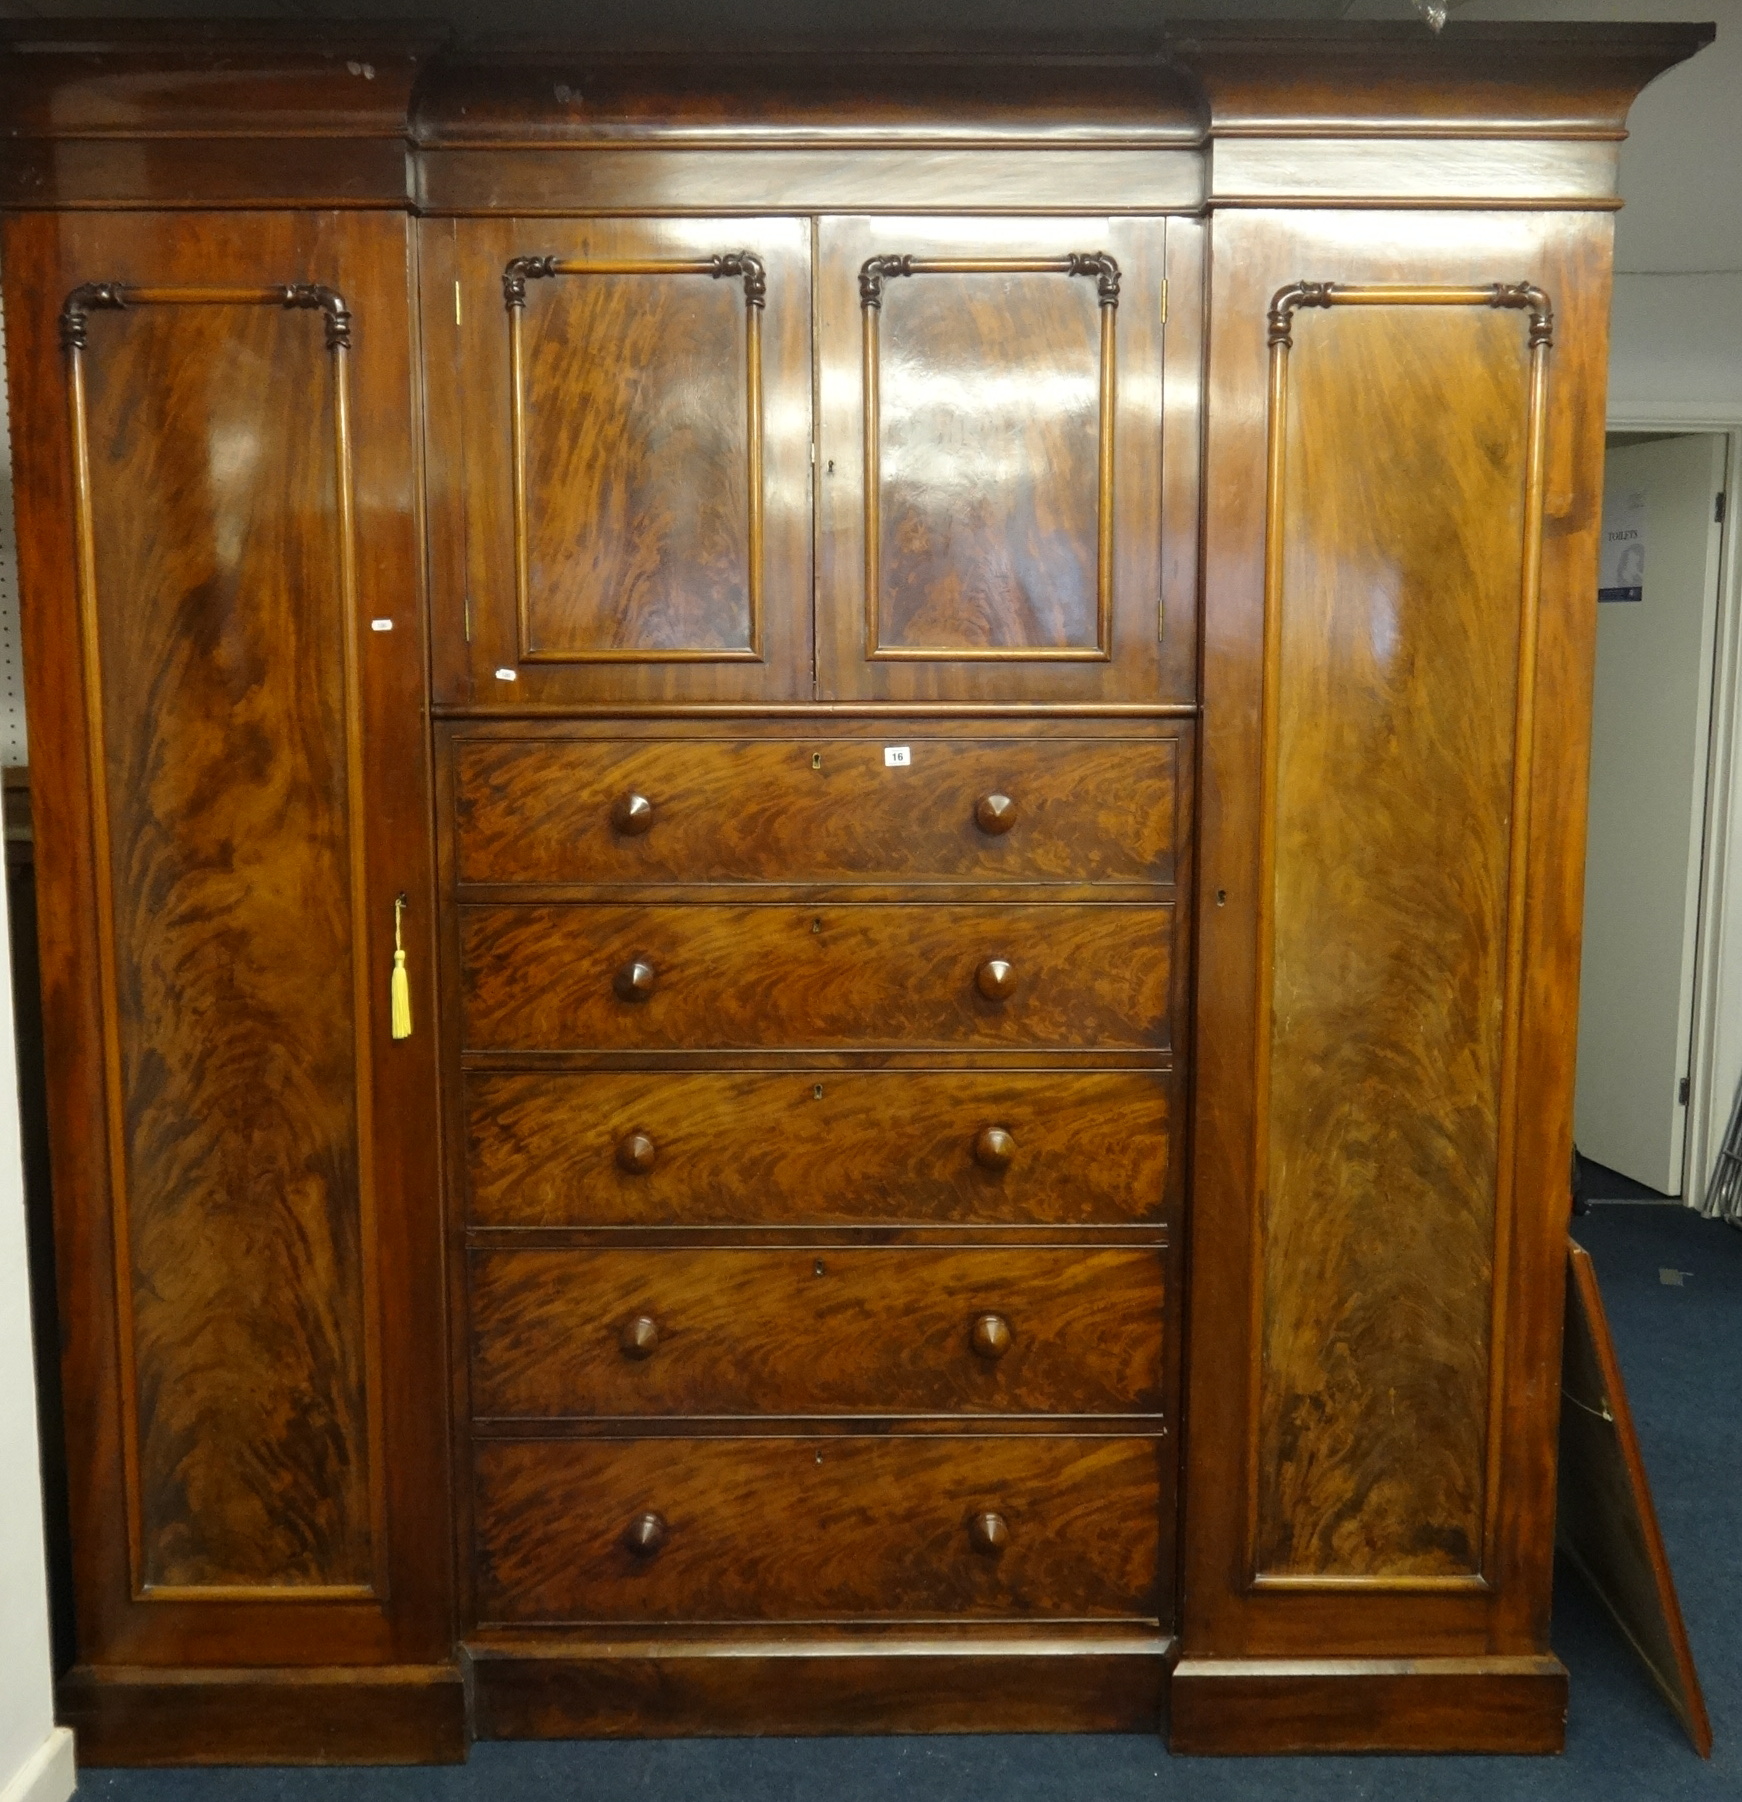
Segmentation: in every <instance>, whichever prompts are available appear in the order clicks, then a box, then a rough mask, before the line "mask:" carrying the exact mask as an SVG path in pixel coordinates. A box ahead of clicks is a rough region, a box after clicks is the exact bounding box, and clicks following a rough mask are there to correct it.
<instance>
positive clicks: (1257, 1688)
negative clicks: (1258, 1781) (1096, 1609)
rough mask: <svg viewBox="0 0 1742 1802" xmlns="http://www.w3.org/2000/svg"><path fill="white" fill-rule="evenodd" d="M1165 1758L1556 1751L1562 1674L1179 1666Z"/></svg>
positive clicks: (1235, 1661)
mask: <svg viewBox="0 0 1742 1802" xmlns="http://www.w3.org/2000/svg"><path fill="white" fill-rule="evenodd" d="M1170 1717H1171V1724H1170V1730H1169V1735H1168V1744H1169V1749H1170V1750H1171V1751H1173V1752H1175V1753H1181V1754H1186V1755H1194V1754H1195V1755H1205V1756H1216V1755H1224V1754H1236V1755H1238V1754H1254V1753H1257V1754H1277V1753H1295V1752H1511V1753H1544V1752H1559V1751H1560V1750H1561V1749H1562V1748H1563V1746H1564V1745H1565V1743H1566V1718H1567V1673H1566V1668H1565V1666H1563V1665H1562V1664H1561V1662H1560V1660H1559V1659H1558V1658H1555V1657H1552V1656H1523V1657H1501V1656H1493V1657H1474V1658H1328V1659H1327V1658H1321V1659H1286V1658H1248V1659H1241V1658H1182V1659H1181V1660H1180V1662H1179V1663H1178V1664H1177V1665H1176V1666H1175V1667H1174V1672H1173V1680H1172V1683H1171V1686H1170Z"/></svg>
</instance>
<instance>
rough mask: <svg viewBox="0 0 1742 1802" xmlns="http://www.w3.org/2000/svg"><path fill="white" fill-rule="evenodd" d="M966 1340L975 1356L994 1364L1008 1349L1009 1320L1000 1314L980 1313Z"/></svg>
mask: <svg viewBox="0 0 1742 1802" xmlns="http://www.w3.org/2000/svg"><path fill="white" fill-rule="evenodd" d="M968 1342H969V1344H970V1345H972V1346H973V1348H974V1355H975V1356H976V1357H979V1358H984V1359H985V1360H986V1362H987V1363H988V1364H996V1363H997V1362H998V1360H999V1359H1000V1358H1002V1357H1003V1356H1004V1354H1005V1353H1006V1352H1007V1351H1009V1349H1010V1322H1009V1321H1008V1320H1006V1319H1005V1318H1004V1316H1003V1315H1002V1314H982V1315H981V1316H980V1318H979V1319H978V1320H976V1321H975V1322H974V1327H973V1331H972V1332H971V1333H970V1334H969V1335H968Z"/></svg>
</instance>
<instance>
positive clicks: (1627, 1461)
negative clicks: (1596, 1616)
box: [1555, 1240, 1712, 1758]
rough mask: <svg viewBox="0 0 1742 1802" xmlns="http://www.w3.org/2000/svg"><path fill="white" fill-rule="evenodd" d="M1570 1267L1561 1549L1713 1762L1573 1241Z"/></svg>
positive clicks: (1615, 1372) (1629, 1422)
mask: <svg viewBox="0 0 1742 1802" xmlns="http://www.w3.org/2000/svg"><path fill="white" fill-rule="evenodd" d="M1567 1258H1568V1272H1567V1326H1566V1354H1565V1359H1564V1362H1563V1364H1562V1368H1561V1438H1560V1488H1559V1503H1558V1506H1557V1508H1556V1511H1555V1543H1556V1545H1557V1546H1558V1547H1559V1548H1560V1549H1561V1550H1562V1551H1563V1552H1565V1553H1566V1555H1567V1557H1568V1558H1569V1559H1570V1560H1571V1561H1572V1563H1573V1565H1574V1566H1575V1568H1576V1569H1577V1570H1578V1572H1579V1574H1580V1576H1582V1577H1583V1578H1584V1579H1585V1581H1586V1582H1587V1583H1588V1584H1589V1585H1590V1586H1591V1588H1592V1590H1593V1591H1594V1592H1595V1593H1596V1596H1597V1599H1598V1600H1599V1601H1600V1602H1601V1603H1602V1604H1603V1606H1604V1607H1605V1608H1606V1609H1607V1610H1608V1611H1609V1613H1610V1615H1611V1616H1613V1618H1614V1620H1615V1621H1616V1623H1617V1625H1618V1626H1619V1627H1620V1628H1621V1631H1622V1633H1623V1634H1624V1635H1625V1636H1626V1639H1627V1643H1628V1644H1629V1645H1631V1646H1632V1647H1633V1649H1634V1651H1635V1652H1637V1653H1638V1654H1639V1656H1640V1659H1641V1661H1642V1662H1643V1663H1644V1665H1645V1668H1646V1669H1647V1670H1648V1671H1649V1672H1650V1673H1651V1680H1652V1681H1653V1682H1654V1683H1655V1684H1656V1685H1657V1687H1658V1689H1659V1690H1660V1691H1661V1692H1662V1693H1663V1696H1664V1698H1665V1700H1667V1701H1668V1703H1669V1705H1670V1707H1671V1708H1673V1709H1674V1710H1675V1714H1676V1718H1677V1719H1678V1720H1679V1721H1680V1722H1681V1724H1682V1725H1683V1726H1684V1727H1685V1728H1686V1729H1687V1734H1688V1738H1689V1739H1690V1740H1692V1741H1693V1746H1694V1750H1695V1751H1696V1752H1698V1753H1699V1755H1700V1756H1701V1757H1702V1758H1710V1757H1711V1756H1712V1721H1711V1717H1710V1715H1708V1714H1707V1712H1706V1697H1705V1692H1704V1690H1703V1689H1702V1688H1701V1686H1700V1673H1699V1671H1698V1670H1697V1669H1696V1668H1695V1665H1694V1652H1693V1647H1692V1646H1691V1645H1690V1644H1689V1643H1688V1630H1687V1626H1686V1624H1685V1623H1684V1622H1683V1620H1682V1610H1681V1601H1680V1599H1679V1597H1678V1596H1677V1595H1676V1587H1675V1575H1674V1573H1673V1572H1672V1571H1671V1570H1670V1567H1669V1554H1668V1552H1667V1551H1666V1550H1665V1549H1664V1543H1663V1533H1662V1530H1661V1529H1660V1528H1659V1526H1658V1524H1657V1507H1656V1505H1655V1504H1654V1503H1653V1501H1652V1499H1651V1479H1650V1477H1649V1475H1648V1474H1647V1472H1646V1469H1645V1459H1644V1457H1643V1455H1642V1454H1641V1452H1640V1448H1639V1435H1638V1433H1637V1431H1636V1430H1635V1429H1634V1425H1633V1409H1632V1407H1631V1406H1630V1405H1629V1403H1628V1400H1627V1385H1626V1383H1625V1382H1624V1380H1623V1378H1622V1374H1621V1364H1620V1360H1619V1359H1618V1358H1617V1357H1616V1354H1615V1341H1614V1339H1613V1338H1612V1337H1611V1336H1610V1332H1609V1318H1608V1314H1607V1312H1606V1310H1605V1309H1604V1307H1603V1293H1602V1290H1601V1289H1599V1288H1598V1286H1597V1266H1596V1264H1595V1263H1594V1262H1593V1261H1592V1258H1591V1254H1590V1253H1589V1252H1588V1251H1586V1250H1585V1248H1584V1247H1583V1246H1582V1245H1580V1244H1578V1243H1577V1242H1576V1241H1574V1240H1569V1241H1568V1242H1567Z"/></svg>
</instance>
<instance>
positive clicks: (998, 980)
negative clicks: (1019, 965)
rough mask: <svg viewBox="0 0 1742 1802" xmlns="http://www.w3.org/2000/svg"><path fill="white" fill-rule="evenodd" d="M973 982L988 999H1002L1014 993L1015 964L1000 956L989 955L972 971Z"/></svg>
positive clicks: (1006, 998)
mask: <svg viewBox="0 0 1742 1802" xmlns="http://www.w3.org/2000/svg"><path fill="white" fill-rule="evenodd" d="M974 984H975V987H977V988H978V989H979V991H980V993H981V994H982V995H984V996H985V997H986V999H987V1000H988V1001H1004V1000H1008V999H1009V997H1010V996H1012V995H1014V994H1015V993H1016V966H1015V965H1014V964H1011V963H1007V962H1006V961H1005V960H1004V959H1003V958H1001V957H989V958H987V959H986V961H985V962H984V963H983V964H982V965H981V966H980V967H979V969H978V970H976V971H975V972H974Z"/></svg>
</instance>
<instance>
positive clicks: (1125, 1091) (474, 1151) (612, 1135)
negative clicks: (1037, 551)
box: [465, 1070, 1178, 1227]
mask: <svg viewBox="0 0 1742 1802" xmlns="http://www.w3.org/2000/svg"><path fill="white" fill-rule="evenodd" d="M1174 1086H1175V1078H1174V1077H1173V1075H1172V1074H1171V1073H1170V1072H1155V1073H1151V1072H1147V1071H1126V1072H1117V1071H1085V1072H1081V1073H1078V1072H1075V1071H1049V1072H1047V1073H1045V1074H1043V1075H1042V1074H1028V1073H1023V1072H1018V1071H1007V1072H1003V1073H1000V1074H996V1075H994V1074H984V1073H978V1072H973V1071H947V1072H945V1071H877V1070H826V1071H825V1070H795V1071H790V1072H779V1073H766V1072H759V1071H724V1070H710V1071H700V1072H696V1073H694V1074H689V1073H685V1074H669V1075H656V1076H655V1075H639V1074H633V1073H630V1072H626V1071H592V1072H588V1073H586V1074H584V1075H582V1074H572V1073H569V1072H559V1071H550V1072H545V1071H538V1072H522V1071H483V1070H474V1071H472V1072H470V1073H469V1074H468V1075H467V1077H466V1083H465V1118H466V1169H467V1172H468V1180H469V1184H470V1194H471V1209H470V1218H471V1220H472V1221H473V1223H474V1224H476V1225H480V1226H519V1227H529V1226H562V1225H576V1226H726V1225H734V1224H741V1223H747V1222H748V1223H760V1224H764V1225H769V1226H774V1225H783V1226H799V1225H805V1224H826V1223H831V1222H839V1223H842V1224H852V1223H856V1222H863V1223H866V1224H872V1223H885V1224H894V1223H897V1222H916V1221H917V1222H927V1223H931V1224H938V1225H943V1224H948V1223H951V1222H960V1223H962V1224H975V1223H990V1222H995V1221H996V1222H1004V1223H1007V1224H1019V1223H1022V1222H1035V1223H1044V1222H1057V1223H1059V1224H1061V1225H1065V1224H1068V1225H1079V1226H1081V1225H1090V1224H1094V1223H1097V1222H1099V1223H1104V1224H1112V1223H1116V1222H1121V1221H1156V1220H1160V1219H1163V1218H1165V1210H1166V1209H1167V1208H1168V1207H1169V1206H1170V1204H1171V1203H1172V1202H1173V1201H1174V1199H1175V1197H1176V1194H1177V1189H1178V1169H1177V1165H1176V1162H1175V1160H1174V1159H1173V1157H1172V1153H1171V1136H1170V1123H1171V1120H1172V1114H1173V1106H1174V1102H1173V1095H1174ZM991 1125H997V1126H1001V1127H1003V1128H1004V1130H1005V1131H1007V1132H1008V1133H1009V1134H1010V1136H1011V1137H1012V1138H1013V1139H1014V1140H1015V1142H1016V1150H1015V1152H1014V1154H1013V1155H1012V1157H1011V1159H1010V1162H1009V1164H1008V1165H1007V1166H1006V1167H1005V1168H1004V1169H1003V1170H998V1171H994V1170H988V1169H986V1168H985V1167H984V1166H983V1165H982V1164H980V1163H979V1162H978V1161H977V1160H976V1158H975V1156H974V1143H975V1140H976V1138H977V1137H978V1135H979V1134H980V1132H981V1131H983V1130H984V1129H985V1128H986V1127H987V1126H991ZM637 1132H639V1133H643V1134H645V1135H646V1136H647V1137H648V1138H649V1139H650V1140H651V1142H652V1144H653V1146H654V1148H655V1157H654V1163H653V1166H652V1168H651V1169H650V1170H648V1171H647V1172H646V1173H645V1174H642V1175H632V1174H630V1173H629V1172H627V1171H625V1170H624V1169H623V1167H622V1166H621V1164H620V1163H619V1162H618V1158H617V1151H618V1147H619V1146H620V1145H621V1144H622V1143H623V1141H624V1140H625V1139H626V1138H627V1137H628V1136H629V1135H630V1134H632V1133H637Z"/></svg>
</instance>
